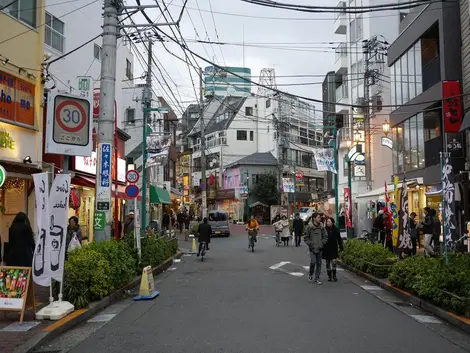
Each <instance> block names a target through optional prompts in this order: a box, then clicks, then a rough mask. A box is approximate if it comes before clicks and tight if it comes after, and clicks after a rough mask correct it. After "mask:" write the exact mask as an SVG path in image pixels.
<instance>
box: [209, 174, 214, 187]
mask: <svg viewBox="0 0 470 353" xmlns="http://www.w3.org/2000/svg"><path fill="white" fill-rule="evenodd" d="M214 183H215V176H214V174H211V175H210V176H209V185H214Z"/></svg>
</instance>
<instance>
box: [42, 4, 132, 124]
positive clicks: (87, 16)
mask: <svg viewBox="0 0 470 353" xmlns="http://www.w3.org/2000/svg"><path fill="white" fill-rule="evenodd" d="M46 4H47V7H46V12H48V13H50V14H51V15H53V16H55V17H61V16H63V15H64V14H66V13H69V12H71V11H73V10H76V9H78V8H80V7H82V6H84V5H85V4H86V3H83V2H66V3H64V1H62V0H47V1H46ZM102 6H103V3H102V2H101V1H98V2H96V3H93V4H90V5H88V6H86V7H83V8H82V9H80V10H77V11H75V12H73V13H71V14H69V15H66V16H64V17H61V18H59V20H60V21H62V22H63V23H64V36H65V43H64V50H63V53H67V52H69V51H71V50H73V49H75V48H77V47H79V46H80V45H82V44H83V43H85V42H87V41H88V40H90V39H91V38H93V37H95V36H96V35H98V34H100V33H101V32H102V28H101V26H102V24H103V17H102V13H103V10H102ZM95 43H96V44H98V45H99V46H100V47H101V46H102V38H101V37H98V38H97V39H95V40H94V41H93V42H91V43H89V44H87V45H85V46H84V47H83V48H81V49H79V50H77V51H76V52H74V53H72V54H70V55H68V56H66V57H65V58H63V59H61V60H59V61H57V62H55V63H53V64H51V66H50V70H49V72H50V73H51V74H52V75H53V76H54V78H55V83H56V89H57V90H64V91H67V92H70V89H71V88H70V86H71V87H72V89H75V88H77V76H85V75H86V76H91V77H92V78H93V80H94V81H95V85H94V87H95V88H99V87H100V82H99V79H100V73H101V62H100V61H99V60H96V59H95V58H94V44H95ZM45 52H46V53H50V54H51V55H52V58H57V57H58V56H60V55H62V54H63V53H61V52H59V51H57V50H56V49H54V48H52V47H50V46H48V45H46V46H45ZM126 59H128V60H129V61H130V62H131V63H132V66H133V61H134V60H133V55H132V53H131V52H130V47H129V44H126V43H124V41H123V40H122V39H118V48H117V64H116V102H117V110H118V121H119V122H122V121H123V117H124V112H123V108H122V104H121V102H122V96H121V89H122V88H123V87H130V86H132V81H128V78H127V77H126ZM119 125H120V124H119Z"/></svg>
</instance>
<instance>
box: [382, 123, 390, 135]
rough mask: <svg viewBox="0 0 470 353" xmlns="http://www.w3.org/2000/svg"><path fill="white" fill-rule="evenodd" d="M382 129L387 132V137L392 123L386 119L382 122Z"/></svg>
mask: <svg viewBox="0 0 470 353" xmlns="http://www.w3.org/2000/svg"><path fill="white" fill-rule="evenodd" d="M382 130H383V132H384V134H385V137H387V136H388V133H389V132H390V123H389V122H388V120H386V119H385V122H384V123H383V124H382Z"/></svg>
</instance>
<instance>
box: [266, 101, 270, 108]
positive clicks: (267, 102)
mask: <svg viewBox="0 0 470 353" xmlns="http://www.w3.org/2000/svg"><path fill="white" fill-rule="evenodd" d="M269 107H271V99H268V100H267V101H266V109H268V108H269Z"/></svg>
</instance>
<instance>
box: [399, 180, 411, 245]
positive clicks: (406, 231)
mask: <svg viewBox="0 0 470 353" xmlns="http://www.w3.org/2000/svg"><path fill="white" fill-rule="evenodd" d="M398 216H399V227H398V233H399V235H398V247H397V251H398V252H399V253H400V252H409V251H411V250H412V249H413V244H412V243H411V234H410V220H409V213H408V186H407V185H406V181H405V180H403V188H402V191H401V198H400V211H399V213H398Z"/></svg>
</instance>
